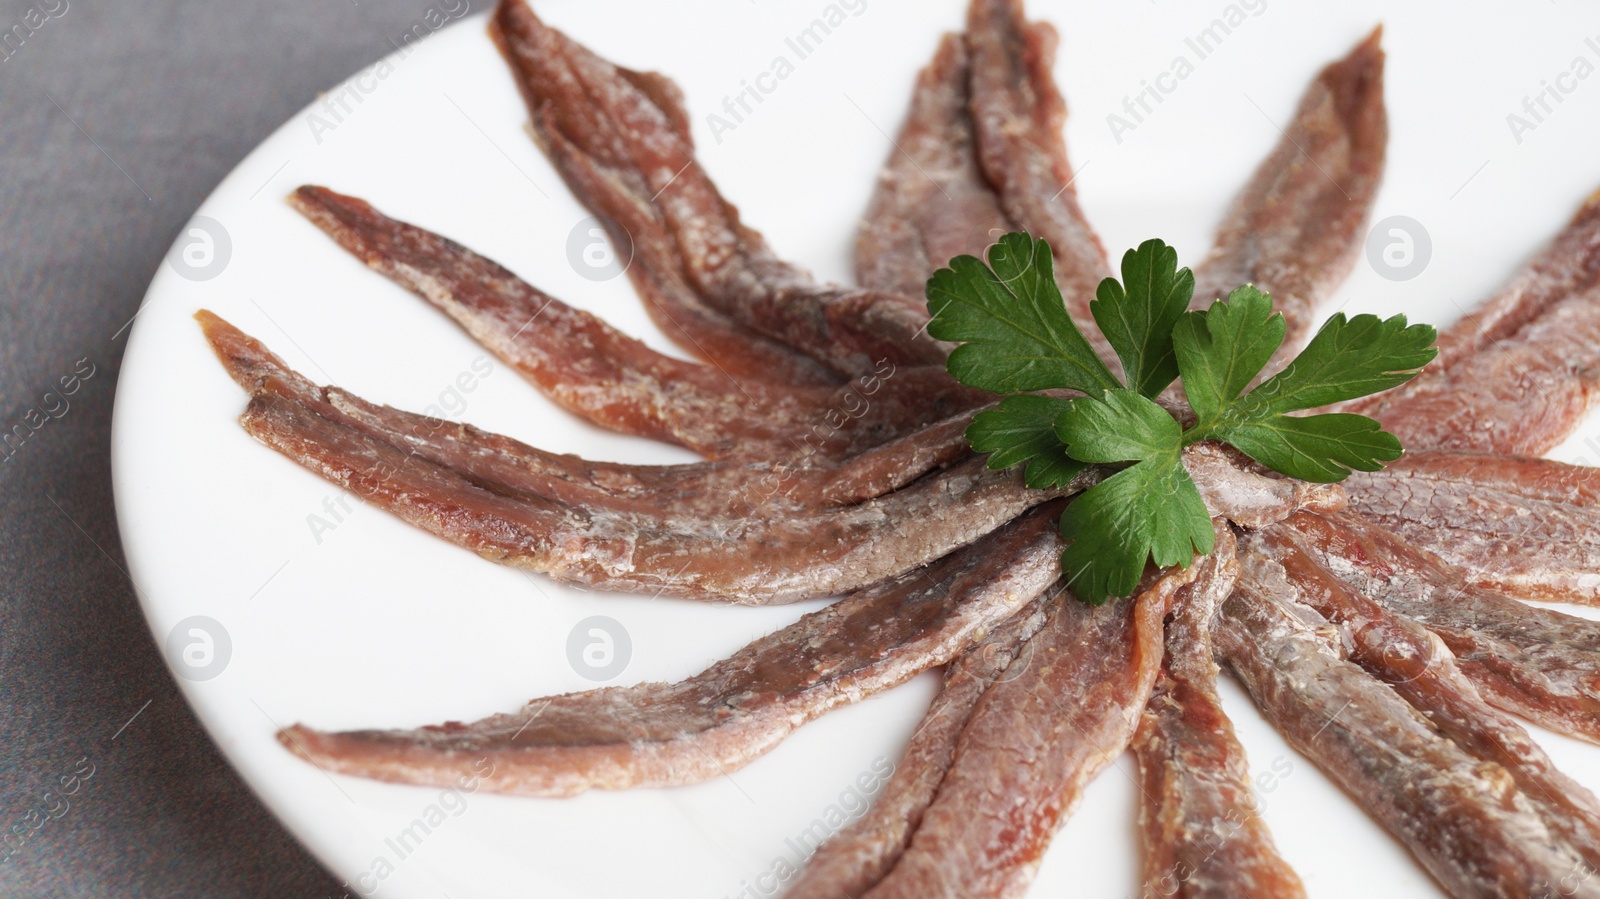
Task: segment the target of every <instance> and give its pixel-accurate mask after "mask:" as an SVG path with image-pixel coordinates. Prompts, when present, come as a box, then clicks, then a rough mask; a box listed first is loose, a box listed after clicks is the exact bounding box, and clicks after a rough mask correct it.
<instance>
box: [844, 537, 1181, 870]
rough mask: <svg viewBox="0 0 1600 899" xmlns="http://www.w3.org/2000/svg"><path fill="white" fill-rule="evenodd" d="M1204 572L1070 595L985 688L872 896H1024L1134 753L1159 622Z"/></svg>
mask: <svg viewBox="0 0 1600 899" xmlns="http://www.w3.org/2000/svg"><path fill="white" fill-rule="evenodd" d="M1198 573H1199V567H1198V566H1193V565H1191V566H1190V567H1189V569H1188V570H1182V569H1174V570H1172V571H1171V572H1167V573H1165V574H1159V575H1157V576H1154V577H1152V578H1151V579H1150V581H1149V582H1147V585H1146V587H1145V589H1143V590H1141V591H1140V593H1139V595H1138V596H1137V597H1136V598H1133V599H1121V600H1111V601H1109V602H1107V603H1106V604H1105V605H1102V606H1091V605H1088V604H1087V603H1082V602H1079V601H1077V600H1076V599H1074V598H1073V597H1071V595H1070V594H1068V595H1065V596H1064V597H1063V598H1062V599H1061V600H1060V601H1059V602H1057V603H1056V604H1055V607H1054V608H1053V609H1052V610H1051V612H1050V615H1049V618H1047V619H1046V621H1045V623H1044V625H1043V626H1042V627H1041V628H1040V630H1039V632H1038V633H1036V634H1034V635H1033V637H1032V639H1030V640H1029V641H1028V642H1027V644H1026V645H1025V649H1024V650H1023V651H1022V652H1020V653H1019V655H1018V657H1017V658H1016V659H1015V660H1014V661H1012V663H1011V666H1010V667H1009V668H1007V670H1006V673H1005V675H1004V678H1003V679H1001V680H1000V681H998V682H997V683H994V684H993V685H991V686H990V687H989V689H988V690H987V691H985V692H984V694H983V697H982V698H981V699H980V700H979V701H978V704H977V707H976V708H975V709H973V711H972V716H971V718H970V719H968V721H967V725H966V727H965V728H964V729H963V730H962V732H961V738H960V741H959V742H958V743H957V746H956V750H955V756H954V762H953V764H952V765H951V766H950V769H949V770H948V771H947V772H946V773H945V776H944V779H943V780H942V781H941V782H940V784H939V790H938V793H937V795H936V796H935V797H934V800H933V802H932V803H931V804H930V805H929V806H928V808H927V810H926V811H925V812H923V814H922V819H921V821H920V823H919V826H918V827H917V831H916V833H915V834H914V835H913V836H912V838H911V844H910V846H909V847H907V849H906V851H905V853H904V854H903V855H902V856H901V857H900V859H899V861H898V862H896V863H895V865H894V867H893V869H891V870H890V871H889V873H888V875H887V876H885V877H884V878H883V879H882V880H881V881H879V883H878V884H877V886H875V887H873V888H872V889H871V890H869V891H868V892H867V893H866V897H867V899H890V897H908V899H910V897H915V899H933V897H950V899H965V897H971V896H986V897H988V896H993V897H1009V896H1020V895H1022V894H1023V893H1024V892H1026V891H1027V888H1028V885H1029V884H1030V883H1031V882H1032V880H1033V876H1034V872H1035V871H1037V869H1038V866H1039V861H1040V859H1041V858H1042V857H1043V855H1044V851H1045V849H1046V848H1047V847H1048V845H1049V842H1050V838H1051V836H1052V835H1053V834H1054V833H1055V831H1056V828H1057V827H1059V826H1060V824H1061V822H1062V821H1064V820H1065V819H1066V816H1067V815H1068V814H1069V813H1070V812H1071V810H1072V807H1073V806H1074V805H1075V804H1076V803H1077V801H1078V799H1079V797H1080V796H1081V794H1082V790H1083V787H1084V786H1085V785H1086V784H1087V783H1088V782H1089V781H1090V780H1092V779H1093V778H1094V776H1095V775H1096V774H1099V773H1100V772H1101V771H1102V770H1104V769H1105V767H1106V766H1107V765H1109V764H1111V761H1112V760H1113V759H1115V758H1116V757H1117V756H1118V755H1120V754H1121V753H1122V752H1123V750H1125V749H1127V747H1128V742H1129V741H1130V740H1131V739H1132V737H1133V732H1134V729H1135V727H1137V725H1138V723H1139V713H1140V710H1141V709H1143V708H1144V705H1145V702H1146V701H1147V700H1148V699H1149V697H1150V689H1151V686H1152V685H1153V684H1154V682H1155V676H1156V670H1157V668H1158V667H1159V666H1160V664H1161V622H1162V618H1163V617H1164V616H1165V615H1166V611H1167V607H1168V605H1169V603H1170V602H1171V599H1172V595H1173V593H1174V592H1175V591H1176V590H1177V589H1178V588H1180V587H1182V586H1183V585H1184V584H1187V583H1189V582H1191V581H1192V580H1193V579H1194V577H1195V576H1196V575H1197V574H1198Z"/></svg>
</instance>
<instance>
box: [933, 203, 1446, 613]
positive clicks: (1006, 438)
mask: <svg viewBox="0 0 1600 899" xmlns="http://www.w3.org/2000/svg"><path fill="white" fill-rule="evenodd" d="M1051 260H1052V257H1051V255H1050V247H1049V246H1048V245H1047V244H1046V243H1045V242H1044V241H1042V240H1034V239H1033V238H1031V237H1030V236H1028V235H1027V234H1024V233H1014V234H1008V235H1006V236H1005V237H1003V238H1001V239H1000V242H999V243H997V244H996V245H995V246H994V247H993V248H991V249H990V251H989V264H988V265H985V264H984V263H983V262H982V261H981V260H979V259H977V258H975V257H972V256H958V257H956V258H955V259H953V260H951V261H950V267H949V268H945V269H940V270H939V271H937V272H935V273H934V276H933V277H932V278H931V279H929V281H928V308H929V311H930V312H931V313H932V319H931V320H930V322H929V324H928V333H929V334H931V335H932V336H934V337H935V338H938V339H940V340H950V341H955V342H958V343H960V344H961V346H959V347H957V348H956V349H955V350H954V351H953V352H952V353H951V354H950V358H949V363H948V368H949V371H950V373H951V374H952V375H954V376H955V377H956V378H957V379H958V380H959V381H961V383H963V384H966V385H968V386H971V387H977V388H980V389H984V390H991V391H994V392H997V393H1010V394H1017V395H1014V396H1008V397H1006V398H1005V399H1003V400H1001V402H1000V404H999V406H997V407H996V408H994V409H991V410H987V411H985V412H982V413H979V414H978V415H977V416H976V417H975V418H974V419H973V423H972V425H971V426H970V427H969V428H968V429H967V439H968V440H969V441H970V442H971V444H972V446H973V448H974V449H975V450H977V451H979V452H985V453H988V454H989V460H988V464H989V467H991V468H994V469H997V470H998V469H1003V468H1010V467H1012V466H1015V465H1026V471H1025V474H1024V480H1025V481H1026V482H1027V484H1028V485H1029V486H1031V487H1038V488H1047V489H1057V488H1062V487H1066V486H1067V485H1068V484H1069V483H1070V482H1071V481H1072V479H1073V478H1074V477H1076V476H1077V475H1078V474H1080V473H1081V472H1082V471H1083V470H1084V469H1085V468H1086V467H1088V466H1089V465H1106V466H1115V467H1118V468H1119V470H1116V471H1114V472H1113V473H1111V474H1110V475H1109V476H1108V477H1106V478H1105V480H1103V481H1101V482H1100V483H1098V484H1096V485H1095V486H1093V487H1091V488H1090V489H1089V490H1087V491H1085V492H1084V493H1083V494H1082V495H1080V496H1078V497H1077V498H1076V499H1075V500H1073V501H1072V503H1071V504H1069V505H1068V506H1067V509H1066V511H1065V512H1064V513H1063V514H1062V516H1061V534H1062V536H1063V537H1065V538H1066V539H1067V540H1068V541H1069V542H1068V545H1067V548H1066V549H1065V550H1064V551H1063V552H1062V555H1061V564H1062V567H1063V569H1064V571H1065V572H1066V573H1067V576H1068V578H1069V582H1070V583H1071V584H1072V588H1073V592H1074V593H1075V594H1076V595H1077V596H1078V598H1079V599H1082V600H1084V601H1085V602H1091V603H1096V604H1098V603H1102V602H1104V601H1105V600H1106V599H1107V598H1108V597H1110V596H1114V595H1115V596H1126V595H1129V594H1131V593H1132V592H1133V591H1134V590H1135V589H1136V588H1137V587H1138V585H1139V580H1140V578H1141V577H1142V576H1143V573H1144V568H1145V565H1146V564H1147V563H1148V562H1150V561H1154V562H1155V564H1157V565H1160V566H1169V565H1181V566H1185V567H1187V566H1188V565H1189V563H1190V561H1191V560H1192V559H1193V557H1194V555H1195V554H1196V553H1199V554H1202V555H1203V554H1206V553H1209V552H1211V551H1212V549H1213V545H1214V543H1215V535H1214V532H1213V530H1212V526H1211V522H1210V519H1209V514H1208V513H1207V511H1206V507H1205V503H1204V501H1203V500H1202V499H1201V497H1200V492H1199V490H1198V489H1196V487H1195V485H1194V482H1193V481H1192V480H1191V479H1190V478H1189V474H1188V472H1187V471H1185V470H1184V468H1183V455H1182V453H1183V448H1184V447H1186V446H1188V445H1189V444H1191V443H1196V442H1198V441H1201V440H1221V441H1225V442H1227V443H1230V444H1232V445H1233V446H1235V447H1237V448H1238V449H1239V450H1241V451H1243V452H1244V453H1246V454H1248V455H1249V456H1250V457H1251V458H1253V459H1255V460H1256V461H1258V462H1260V463H1262V464H1263V465H1266V466H1267V467H1269V468H1271V469H1273V470H1275V471H1278V472H1281V473H1283V474H1286V475H1289V476H1291V477H1295V478H1299V479H1301V480H1306V481H1316V482H1323V483H1331V482H1334V481H1340V480H1343V479H1344V478H1345V477H1347V476H1349V474H1350V472H1351V471H1353V470H1360V471H1376V470H1378V469H1379V468H1381V467H1382V465H1383V463H1384V462H1390V461H1393V460H1395V459H1398V458H1399V457H1400V455H1401V453H1402V452H1403V450H1402V448H1401V446H1400V441H1399V439H1398V438H1396V437H1395V436H1394V435H1393V434H1390V433H1387V432H1385V431H1384V430H1383V429H1382V427H1381V426H1380V425H1379V424H1378V422H1376V421H1373V420H1372V419H1370V418H1366V417H1364V416H1361V415H1352V414H1349V413H1331V414H1322V415H1297V414H1295V413H1303V412H1306V411H1307V410H1311V409H1315V408H1317V407H1319V406H1324V405H1327V404H1329V403H1336V402H1340V401H1343V400H1350V399H1355V398H1357V397H1361V396H1366V395H1368V394H1372V393H1377V392H1379V391H1383V390H1388V389H1390V388H1392V387H1397V386H1399V385H1401V384H1404V383H1405V382H1406V381H1409V380H1410V379H1411V378H1413V377H1415V376H1416V375H1417V373H1418V371H1419V370H1420V369H1421V368H1422V366H1424V365H1426V364H1427V363H1428V362H1429V361H1431V360H1432V359H1433V357H1434V356H1435V354H1436V350H1434V348H1433V346H1432V344H1433V341H1434V338H1435V337H1436V336H1437V334H1436V332H1435V331H1434V329H1433V328H1431V327H1429V326H1427V325H1408V324H1407V323H1406V319H1405V316H1403V315H1397V316H1394V317H1393V318H1388V319H1379V318H1378V317H1377V316H1373V315H1357V316H1355V317H1353V318H1347V317H1346V316H1344V315H1342V314H1339V315H1335V316H1333V317H1332V318H1331V319H1329V320H1328V322H1327V323H1326V324H1324V325H1323V327H1322V328H1321V329H1320V330H1319V331H1318V332H1317V333H1316V335H1315V336H1314V337H1313V338H1312V339H1311V341H1310V343H1309V344H1307V346H1306V348H1305V350H1304V351H1303V352H1301V353H1300V355H1299V356H1298V357H1296V358H1295V359H1294V361H1293V362H1291V363H1290V364H1289V365H1288V366H1286V367H1285V368H1284V369H1283V371H1281V372H1279V373H1278V374H1276V375H1274V376H1272V377H1270V378H1267V379H1266V380H1265V381H1264V382H1262V383H1261V384H1260V385H1258V386H1257V387H1256V388H1255V389H1254V390H1251V389H1250V385H1251V384H1252V383H1253V382H1255V380H1256V379H1257V378H1258V377H1260V375H1261V373H1262V370H1263V369H1264V368H1265V367H1266V365H1267V363H1268V362H1269V361H1271V359H1272V356H1273V354H1274V353H1276V352H1277V351H1278V349H1279V348H1280V347H1281V346H1282V345H1283V341H1284V338H1285V334H1286V331H1287V327H1286V324H1285V322H1284V319H1283V316H1282V315H1279V314H1276V313H1274V312H1273V311H1272V298H1271V297H1269V296H1267V294H1265V293H1262V292H1261V291H1260V290H1257V289H1256V288H1255V287H1253V286H1251V285H1248V284H1247V285H1244V286H1243V287H1240V288H1238V289H1237V290H1234V291H1233V292H1232V293H1230V294H1229V295H1228V298H1227V299H1226V300H1223V301H1221V302H1219V303H1216V304H1213V305H1212V307H1211V308H1210V309H1208V310H1206V311H1204V312H1188V311H1187V308H1188V304H1189V301H1190V300H1191V299H1192V297H1193V294H1194V276H1193V275H1192V274H1191V273H1190V272H1189V270H1188V269H1179V268H1178V256H1177V252H1176V251H1174V250H1173V249H1172V248H1171V247H1169V246H1167V245H1166V244H1165V243H1163V242H1161V241H1159V240H1149V241H1145V242H1144V243H1142V244H1140V245H1139V246H1138V248H1136V249H1133V250H1130V251H1128V252H1127V253H1126V254H1124V255H1123V257H1122V268H1121V273H1122V280H1121V281H1117V280H1115V279H1112V278H1107V279H1105V280H1104V281H1102V282H1101V284H1100V286H1099V289H1098V290H1097V291H1096V296H1095V299H1094V301H1093V302H1092V303H1091V304H1090V312H1091V313H1092V314H1093V315H1094V318H1095V322H1096V323H1097V324H1098V325H1099V326H1100V329H1101V331H1103V332H1104V333H1105V335H1106V340H1107V342H1108V343H1110V345H1111V347H1112V348H1113V349H1114V350H1116V353H1117V356H1118V357H1119V358H1120V359H1121V360H1122V367H1123V369H1124V371H1126V372H1127V375H1128V378H1129V384H1128V386H1127V387H1124V386H1123V385H1122V384H1121V383H1120V382H1119V381H1118V380H1117V378H1116V376H1115V375H1114V374H1112V372H1111V371H1110V369H1108V368H1107V367H1106V366H1105V364H1104V363H1103V362H1101V360H1100V359H1099V358H1098V357H1097V356H1096V355H1095V352H1094V350H1093V349H1092V348H1091V347H1090V345H1089V342H1088V341H1087V340H1086V339H1085V338H1084V336H1083V334H1082V333H1080V332H1079V331H1078V329H1077V326H1076V325H1075V324H1074V323H1073V321H1072V318H1071V316H1069V315H1068V314H1067V312H1066V309H1065V306H1064V304H1063V303H1062V299H1061V294H1060V291H1059V290H1058V289H1057V288H1056V285H1055V279H1054V277H1053V275H1052V270H1051V267H1052V261H1051ZM1174 378H1181V379H1182V384H1183V389H1184V392H1185V393H1186V395H1187V396H1188V399H1189V405H1190V406H1191V408H1192V409H1193V410H1194V412H1195V418H1196V421H1195V424H1194V425H1193V426H1191V427H1190V428H1189V429H1188V430H1184V428H1183V426H1182V425H1181V424H1180V423H1179V422H1178V421H1177V420H1176V419H1175V418H1174V417H1173V416H1172V415H1171V414H1169V413H1168V412H1167V411H1166V410H1165V409H1163V408H1162V407H1161V406H1159V405H1157V404H1156V403H1155V402H1154V398H1155V397H1156V396H1158V395H1159V394H1160V393H1161V392H1162V391H1163V390H1165V389H1166V388H1167V386H1169V385H1170V384H1171V383H1172V381H1173V380H1174ZM1045 390H1074V391H1077V392H1079V393H1082V394H1084V396H1082V397H1077V398H1074V399H1062V398H1059V397H1055V396H1044V395H1036V394H1032V393H1031V392H1032V391H1045ZM1247 391H1248V392H1247Z"/></svg>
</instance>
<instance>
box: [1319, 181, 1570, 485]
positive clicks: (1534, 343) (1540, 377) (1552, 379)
mask: <svg viewBox="0 0 1600 899" xmlns="http://www.w3.org/2000/svg"><path fill="white" fill-rule="evenodd" d="M1597 346H1600V194H1597V195H1594V196H1591V197H1589V199H1588V200H1587V201H1586V202H1585V203H1584V205H1583V208H1582V209H1580V210H1579V211H1578V214H1577V215H1576V216H1575V217H1574V218H1573V220H1572V222H1571V223H1570V224H1569V225H1568V226H1567V228H1566V230H1564V231H1563V232H1562V233H1561V234H1560V235H1558V236H1557V237H1556V239H1555V241H1554V242H1553V243H1552V244H1551V245H1550V246H1549V247H1548V248H1546V249H1545V250H1544V252H1542V253H1541V254H1540V255H1539V256H1538V257H1537V258H1536V259H1535V260H1534V261H1533V262H1531V263H1529V265H1528V266H1527V268H1525V269H1524V270H1523V271H1522V272H1521V273H1520V274H1519V275H1518V276H1517V277H1516V278H1515V279H1514V280H1513V281H1512V282H1511V284H1510V285H1509V286H1507V287H1506V288H1505V289H1504V290H1502V291H1501V292H1500V293H1499V294H1497V295H1496V296H1495V297H1494V298H1493V299H1491V300H1490V301H1489V302H1488V303H1487V304H1485V305H1484V306H1483V307H1482V308H1481V309H1480V310H1479V311H1477V312H1475V313H1473V314H1471V315H1468V316H1467V317H1466V318H1464V319H1463V320H1462V321H1460V322H1459V323H1457V324H1456V325H1454V326H1452V327H1451V328H1449V329H1448V330H1446V331H1445V332H1444V334H1443V335H1442V336H1441V337H1440V339H1439V357H1438V358H1437V359H1436V360H1435V361H1434V362H1433V363H1431V364H1430V365H1428V367H1427V368H1425V369H1423V371H1422V373H1421V374H1420V375H1418V376H1417V377H1416V378H1415V379H1413V380H1412V381H1410V382H1408V383H1407V384H1405V385H1403V386H1401V387H1397V388H1395V389H1393V390H1390V391H1387V392H1385V393H1381V394H1378V395H1377V396H1374V397H1370V398H1367V399H1364V400H1361V401H1358V402H1354V403H1350V404H1347V405H1345V406H1344V407H1342V408H1344V409H1347V410H1348V411H1355V412H1360V413H1362V414H1364V415H1370V416H1372V417H1374V418H1376V419H1378V420H1379V421H1381V422H1383V426H1384V428H1385V429H1386V430H1388V431H1390V432H1392V433H1394V434H1395V435H1397V436H1398V437H1399V438H1400V440H1401V441H1402V442H1403V443H1404V444H1405V445H1406V447H1407V448H1410V449H1416V450H1423V449H1458V450H1475V451H1479V452H1492V453H1505V454H1508V455H1519V456H1539V455H1543V454H1544V453H1545V452H1547V451H1548V450H1549V449H1550V448H1551V447H1554V446H1555V445H1556V444H1558V443H1560V442H1561V441H1562V440H1563V439H1564V438H1566V437H1567V435H1568V434H1570V433H1571V432H1572V429H1573V428H1574V427H1576V426H1577V424H1578V421H1579V420H1580V419H1581V418H1582V416H1583V414H1584V413H1585V412H1587V411H1588V410H1589V409H1590V408H1591V407H1592V406H1593V405H1594V404H1595V400H1596V397H1597V396H1600V358H1597V356H1596V349H1595V348H1596V347H1597Z"/></svg>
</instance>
